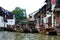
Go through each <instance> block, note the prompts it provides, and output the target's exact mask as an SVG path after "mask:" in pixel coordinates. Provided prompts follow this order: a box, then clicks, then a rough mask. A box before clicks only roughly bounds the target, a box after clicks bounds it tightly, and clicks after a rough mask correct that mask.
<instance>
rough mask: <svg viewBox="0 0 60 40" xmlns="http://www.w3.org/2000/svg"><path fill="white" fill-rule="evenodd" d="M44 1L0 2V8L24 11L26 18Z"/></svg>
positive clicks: (8, 0)
mask: <svg viewBox="0 0 60 40" xmlns="http://www.w3.org/2000/svg"><path fill="white" fill-rule="evenodd" d="M44 2H45V0H0V6H1V7H3V8H4V9H6V10H9V11H12V10H13V9H15V7H20V8H23V9H26V13H27V16H28V15H29V14H30V13H33V12H34V11H36V10H38V9H39V8H41V7H42V6H43V5H44V4H45V3H44Z"/></svg>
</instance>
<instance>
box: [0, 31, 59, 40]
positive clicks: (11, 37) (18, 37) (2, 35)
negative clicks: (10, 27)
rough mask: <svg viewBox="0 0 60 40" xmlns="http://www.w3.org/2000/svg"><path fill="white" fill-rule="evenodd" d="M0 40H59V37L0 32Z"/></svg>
mask: <svg viewBox="0 0 60 40" xmlns="http://www.w3.org/2000/svg"><path fill="white" fill-rule="evenodd" d="M0 40H60V36H51V35H50V36H49V35H41V34H38V33H19V32H7V31H0Z"/></svg>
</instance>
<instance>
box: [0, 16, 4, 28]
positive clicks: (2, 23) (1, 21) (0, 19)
mask: <svg viewBox="0 0 60 40" xmlns="http://www.w3.org/2000/svg"><path fill="white" fill-rule="evenodd" d="M0 27H4V22H3V17H1V16H0Z"/></svg>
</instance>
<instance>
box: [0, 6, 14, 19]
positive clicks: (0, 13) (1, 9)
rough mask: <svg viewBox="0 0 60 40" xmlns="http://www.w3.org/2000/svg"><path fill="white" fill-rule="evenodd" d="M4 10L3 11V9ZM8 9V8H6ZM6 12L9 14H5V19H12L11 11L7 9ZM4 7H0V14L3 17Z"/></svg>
mask: <svg viewBox="0 0 60 40" xmlns="http://www.w3.org/2000/svg"><path fill="white" fill-rule="evenodd" d="M3 10H4V11H3ZM7 11H8V10H7ZM8 13H9V16H6V18H7V19H13V15H14V14H13V13H11V12H9V11H8ZM5 15H6V14H5V9H4V8H2V7H0V16H3V17H4V18H5Z"/></svg>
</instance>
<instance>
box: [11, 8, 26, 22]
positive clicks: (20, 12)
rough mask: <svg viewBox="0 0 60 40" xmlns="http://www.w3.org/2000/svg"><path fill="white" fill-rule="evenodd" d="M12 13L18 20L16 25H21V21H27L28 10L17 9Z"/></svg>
mask: <svg viewBox="0 0 60 40" xmlns="http://www.w3.org/2000/svg"><path fill="white" fill-rule="evenodd" d="M12 13H14V14H15V18H16V23H19V22H20V20H24V19H27V15H26V10H25V9H22V8H20V7H16V8H15V9H14V10H13V11H12Z"/></svg>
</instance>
